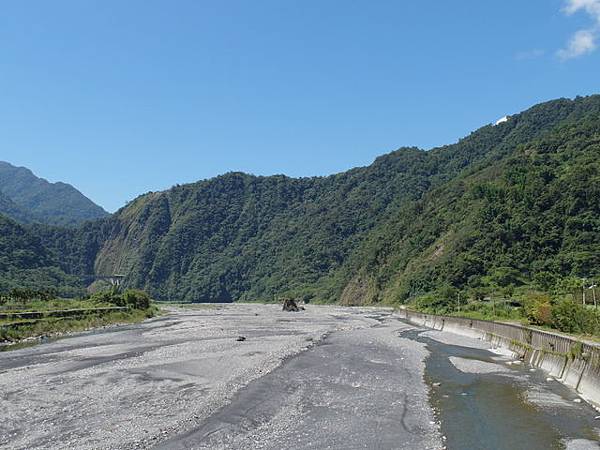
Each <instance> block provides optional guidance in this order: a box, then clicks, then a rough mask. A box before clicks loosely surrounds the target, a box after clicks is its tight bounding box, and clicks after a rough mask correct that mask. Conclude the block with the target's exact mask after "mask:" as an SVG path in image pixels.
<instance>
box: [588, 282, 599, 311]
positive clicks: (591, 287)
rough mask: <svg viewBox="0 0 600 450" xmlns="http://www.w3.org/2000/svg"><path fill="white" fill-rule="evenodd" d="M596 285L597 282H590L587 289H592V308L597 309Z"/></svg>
mask: <svg viewBox="0 0 600 450" xmlns="http://www.w3.org/2000/svg"><path fill="white" fill-rule="evenodd" d="M596 287H598V285H597V284H592V285H591V286H590V287H589V288H588V289H591V290H592V298H593V299H594V309H598V304H597V303H596Z"/></svg>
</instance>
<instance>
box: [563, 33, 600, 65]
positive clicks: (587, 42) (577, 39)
mask: <svg viewBox="0 0 600 450" xmlns="http://www.w3.org/2000/svg"><path fill="white" fill-rule="evenodd" d="M597 38H598V34H597V33H595V32H594V31H592V30H579V31H578V32H577V33H575V34H574V35H573V36H572V37H571V39H570V40H569V43H568V44H567V46H566V47H565V48H562V49H560V50H559V51H558V57H559V58H560V59H562V60H565V59H571V58H577V57H578V56H582V55H585V54H586V53H592V52H593V51H594V50H596V47H597V45H596V39H597Z"/></svg>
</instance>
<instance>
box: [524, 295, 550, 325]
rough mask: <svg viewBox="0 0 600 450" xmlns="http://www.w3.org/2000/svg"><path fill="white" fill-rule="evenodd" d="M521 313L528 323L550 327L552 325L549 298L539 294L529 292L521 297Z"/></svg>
mask: <svg viewBox="0 0 600 450" xmlns="http://www.w3.org/2000/svg"><path fill="white" fill-rule="evenodd" d="M522 303H523V312H524V313H525V317H526V319H527V320H528V321H529V323H531V324H534V325H550V324H551V323H552V320H553V319H552V312H551V311H552V305H551V303H550V296H549V295H548V294H543V293H541V292H529V293H527V294H526V295H525V296H524V297H523V302H522Z"/></svg>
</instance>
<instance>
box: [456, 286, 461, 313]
mask: <svg viewBox="0 0 600 450" xmlns="http://www.w3.org/2000/svg"><path fill="white" fill-rule="evenodd" d="M456 303H457V305H458V311H459V312H460V291H458V293H457V294H456Z"/></svg>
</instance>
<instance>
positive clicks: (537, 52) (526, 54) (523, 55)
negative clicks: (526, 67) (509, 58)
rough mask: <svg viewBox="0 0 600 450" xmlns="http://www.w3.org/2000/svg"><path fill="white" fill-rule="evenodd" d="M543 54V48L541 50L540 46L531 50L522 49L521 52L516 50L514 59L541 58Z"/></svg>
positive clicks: (544, 52)
mask: <svg viewBox="0 0 600 450" xmlns="http://www.w3.org/2000/svg"><path fill="white" fill-rule="evenodd" d="M545 54H546V51H545V50H542V49H540V48H534V49H532V50H524V51H521V52H517V53H516V54H515V59H516V60H517V61H527V60H530V59H537V58H541V57H542V56H544V55H545Z"/></svg>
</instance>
